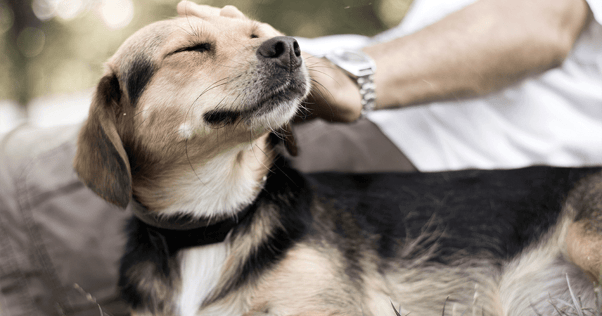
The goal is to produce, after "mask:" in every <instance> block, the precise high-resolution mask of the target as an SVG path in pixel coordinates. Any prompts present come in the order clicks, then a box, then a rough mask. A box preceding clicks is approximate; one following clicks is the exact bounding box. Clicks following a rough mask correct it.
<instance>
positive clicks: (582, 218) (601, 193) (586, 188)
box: [566, 174, 602, 282]
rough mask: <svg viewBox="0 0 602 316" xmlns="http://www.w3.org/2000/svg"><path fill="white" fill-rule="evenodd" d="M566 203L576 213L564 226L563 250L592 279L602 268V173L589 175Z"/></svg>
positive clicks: (598, 277)
mask: <svg viewBox="0 0 602 316" xmlns="http://www.w3.org/2000/svg"><path fill="white" fill-rule="evenodd" d="M568 202H569V205H568V206H567V207H569V208H573V209H574V212H575V213H576V218H575V221H574V222H572V223H571V224H570V225H569V227H568V230H567V235H566V247H567V248H566V250H567V254H568V256H569V258H570V259H571V261H572V262H573V263H575V264H576V265H577V266H579V267H580V268H581V269H582V270H583V271H585V272H586V273H587V274H588V275H589V276H590V277H592V278H593V280H594V281H596V282H600V277H601V269H602V174H598V175H595V176H592V177H590V178H589V179H587V181H585V182H584V183H582V185H581V186H580V187H579V188H578V189H577V190H576V194H575V196H573V197H571V198H570V199H569V201H568Z"/></svg>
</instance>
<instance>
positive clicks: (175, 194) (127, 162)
mask: <svg viewBox="0 0 602 316" xmlns="http://www.w3.org/2000/svg"><path fill="white" fill-rule="evenodd" d="M106 68H107V71H106V73H105V75H104V76H103V77H102V79H101V80H100V82H99V84H98V87H97V90H96V94H95V96H94V99H93V102H92V105H91V108H90V114H89V117H88V120H87V121H86V123H85V124H84V126H83V128H82V130H81V132H80V136H79V140H78V149H77V154H76V157H75V162H74V166H75V169H76V171H77V173H78V175H79V177H80V179H81V180H82V181H83V182H84V183H85V184H86V185H87V186H88V187H89V188H91V189H92V190H93V191H94V192H96V193H97V194H98V195H99V196H101V197H102V198H103V199H105V200H107V201H109V202H111V203H113V204H116V205H118V206H121V207H125V206H126V205H127V204H128V203H129V202H130V199H131V198H132V195H133V196H134V197H135V199H136V200H137V201H139V202H140V203H142V204H143V205H145V206H146V207H147V208H148V209H151V210H156V211H157V212H162V213H165V214H171V213H178V212H182V210H185V212H188V213H191V214H193V215H194V214H197V215H209V216H211V215H216V214H217V213H219V212H234V210H235V209H236V208H237V207H238V206H237V205H240V204H241V203H243V204H244V203H245V202H248V201H249V199H253V198H254V196H255V195H256V194H257V192H258V191H259V189H260V187H261V179H262V178H263V177H264V175H265V174H266V172H267V168H269V166H270V162H271V159H272V153H271V150H270V149H271V148H270V146H269V144H268V134H269V133H270V132H272V131H274V130H278V129H279V128H281V127H282V126H283V125H285V124H288V122H289V121H290V120H291V119H292V118H293V116H294V114H295V113H296V111H297V109H298V107H299V104H300V102H301V100H302V99H303V98H304V97H305V96H306V95H307V93H308V92H309V76H308V74H307V70H306V68H305V65H304V62H303V60H302V58H301V54H300V51H299V46H298V44H297V42H296V41H295V40H294V39H293V38H291V37H285V36H282V35H281V34H280V33H279V32H277V31H276V30H274V29H273V28H272V27H270V26H269V25H267V24H263V23H259V22H256V21H252V20H249V19H246V18H231V17H224V16H211V17H205V18H197V17H192V16H190V17H180V18H176V19H172V20H167V21H161V22H156V23H154V24H151V25H149V26H147V27H145V28H143V29H141V30H139V31H138V32H136V33H135V34H134V35H132V36H131V37H130V38H129V39H128V40H126V42H125V43H124V44H123V45H122V46H121V47H120V48H119V50H118V51H117V52H116V53H115V55H114V56H113V57H111V58H110V59H109V61H108V63H107V65H106ZM222 191H227V193H224V192H222ZM191 208H192V209H193V210H191Z"/></svg>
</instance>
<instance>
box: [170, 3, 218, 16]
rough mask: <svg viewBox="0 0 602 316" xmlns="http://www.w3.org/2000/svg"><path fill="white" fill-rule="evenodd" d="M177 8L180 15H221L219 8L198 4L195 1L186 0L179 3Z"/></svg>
mask: <svg viewBox="0 0 602 316" xmlns="http://www.w3.org/2000/svg"><path fill="white" fill-rule="evenodd" d="M176 8H177V10H178V15H180V16H189V15H194V16H197V17H199V18H206V17H211V16H218V15H220V9H219V8H215V7H212V6H208V5H204V4H196V3H194V2H191V1H186V0H184V1H181V2H180V3H178V6H177V7H176Z"/></svg>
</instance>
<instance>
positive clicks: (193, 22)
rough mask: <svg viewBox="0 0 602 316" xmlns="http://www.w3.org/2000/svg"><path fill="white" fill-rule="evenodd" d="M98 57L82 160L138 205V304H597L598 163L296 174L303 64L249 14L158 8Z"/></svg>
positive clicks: (179, 310)
mask: <svg viewBox="0 0 602 316" xmlns="http://www.w3.org/2000/svg"><path fill="white" fill-rule="evenodd" d="M106 65H107V66H106V69H107V70H106V72H105V74H104V75H103V77H102V79H101V80H100V82H99V83H98V86H97V89H96V93H95V96H94V99H93V102H92V104H91V107H90V113H89V117H88V119H87V121H86V122H85V123H84V125H83V127H82V129H81V132H80V135H79V139H78V149H77V153H76V157H75V159H74V168H75V170H76V171H77V173H78V176H79V177H80V179H81V180H82V182H83V183H85V184H86V186H88V187H89V188H90V189H91V190H92V191H94V192H95V193H96V194H97V195H99V196H100V197H102V198H103V199H105V200H106V201H108V202H110V203H112V204H114V205H117V206H119V207H121V208H126V207H127V208H129V209H131V211H132V212H133V216H132V218H131V220H130V221H129V222H128V223H127V232H128V242H127V245H126V249H125V250H124V254H123V257H122V260H121V263H120V279H119V289H120V291H121V296H122V297H123V298H124V299H125V300H126V301H127V302H128V303H129V306H130V308H131V314H132V315H140V316H142V315H182V316H191V315H274V316H275V315H282V316H284V315H408V314H410V315H463V314H466V315H476V314H478V315H552V314H554V313H555V312H556V311H567V310H568V309H569V308H584V309H586V308H589V309H593V308H596V300H595V287H594V282H595V281H596V280H597V279H598V278H599V276H600V273H599V269H600V263H601V262H602V255H601V252H602V251H601V250H602V248H601V247H602V243H601V241H602V237H601V236H602V234H600V232H601V228H602V174H600V168H552V167H530V168H524V169H517V170H492V171H480V170H465V171H456V172H446V173H425V174H421V173H406V174H402V173H398V174H396V173H381V174H343V173H319V174H309V175H306V174H301V173H300V172H298V171H296V170H295V169H294V168H292V167H291V166H290V165H289V163H288V161H287V159H286V158H285V157H284V155H283V154H282V153H283V151H284V148H288V149H289V150H291V151H294V141H292V139H291V134H290V129H289V128H288V127H287V126H289V125H288V124H289V122H290V121H291V120H292V119H293V117H294V116H295V114H296V113H297V112H298V111H299V109H300V108H301V107H302V102H303V100H304V98H305V97H306V96H307V95H308V93H309V91H310V87H311V81H310V77H309V74H308V66H307V64H306V61H305V60H304V59H303V57H302V55H301V52H300V48H299V45H298V44H297V42H296V41H295V40H294V38H292V37H287V36H284V35H282V34H281V33H279V32H278V31H276V30H275V29H273V28H272V27H270V26H269V25H266V24H263V23H259V22H256V21H252V20H250V19H246V18H233V17H229V16H208V17H204V18H197V17H180V18H176V19H171V20H167V21H160V22H156V23H153V24H151V25H149V26H146V27H144V28H143V29H141V30H139V31H138V32H136V33H135V34H134V35H133V36H131V37H130V38H129V39H127V40H126V41H125V43H124V44H123V45H122V46H121V47H120V48H119V49H118V51H117V52H116V53H115V55H114V56H113V57H112V58H110V60H109V61H108V62H107V64H106ZM567 302H570V303H571V304H569V305H571V306H572V307H569V306H568V305H567ZM572 303H575V304H576V305H572Z"/></svg>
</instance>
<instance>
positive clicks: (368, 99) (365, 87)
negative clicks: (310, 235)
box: [324, 49, 376, 116]
mask: <svg viewBox="0 0 602 316" xmlns="http://www.w3.org/2000/svg"><path fill="white" fill-rule="evenodd" d="M324 57H326V59H328V60H330V62H332V63H333V64H335V65H336V66H337V67H339V68H341V69H342V70H344V71H345V72H346V73H347V75H348V76H349V77H350V78H351V79H353V80H355V82H356V83H357V85H358V87H359V89H360V95H361V97H362V101H361V102H362V116H363V115H364V114H365V113H366V112H368V111H371V110H373V109H374V104H375V103H376V90H375V89H376V85H375V84H374V73H375V72H376V64H375V63H374V60H372V58H370V56H368V55H367V54H366V53H364V52H362V51H360V50H350V49H336V50H333V51H331V52H329V53H327V54H326V55H325V56H324Z"/></svg>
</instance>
